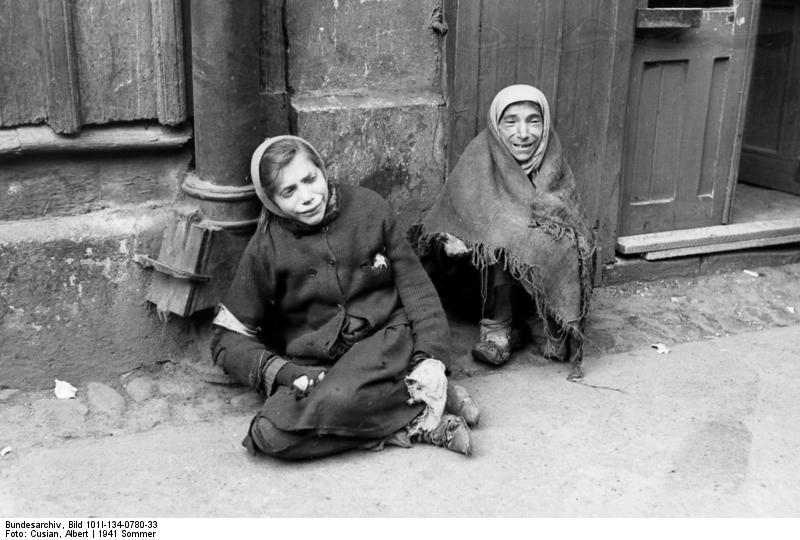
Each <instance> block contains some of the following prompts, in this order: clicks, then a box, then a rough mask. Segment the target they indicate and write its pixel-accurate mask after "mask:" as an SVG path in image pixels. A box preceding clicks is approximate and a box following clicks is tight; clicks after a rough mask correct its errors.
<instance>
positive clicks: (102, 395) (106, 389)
mask: <svg viewBox="0 0 800 540" xmlns="http://www.w3.org/2000/svg"><path fill="white" fill-rule="evenodd" d="M86 399H87V400H88V401H89V407H90V408H91V410H92V412H95V413H98V414H103V415H108V416H112V417H116V416H120V415H121V414H122V411H124V410H125V398H124V397H122V396H121V395H120V393H119V392H117V391H116V390H114V389H113V388H111V387H110V386H107V385H105V384H103V383H99V382H90V383H89V385H88V386H87V387H86Z"/></svg>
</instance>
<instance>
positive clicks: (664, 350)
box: [650, 343, 669, 354]
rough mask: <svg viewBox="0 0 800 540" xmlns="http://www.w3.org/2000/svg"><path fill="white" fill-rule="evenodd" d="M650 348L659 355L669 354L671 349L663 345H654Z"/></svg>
mask: <svg viewBox="0 0 800 540" xmlns="http://www.w3.org/2000/svg"><path fill="white" fill-rule="evenodd" d="M650 346H651V347H652V348H654V349H655V350H656V352H658V354H667V353H668V352H669V347H667V346H666V345H664V344H663V343H653V344H652V345H650Z"/></svg>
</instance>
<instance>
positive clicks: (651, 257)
mask: <svg viewBox="0 0 800 540" xmlns="http://www.w3.org/2000/svg"><path fill="white" fill-rule="evenodd" d="M797 242H800V234H789V235H786V236H778V237H773V238H754V239H752V240H741V241H738V242H727V243H723V244H709V245H704V246H694V247H685V248H677V249H665V250H662V251H651V252H648V253H645V254H644V255H643V257H644V258H645V259H647V260H648V261H660V260H662V259H674V258H677V257H686V256H689V255H704V254H706V253H719V252H721V251H736V250H739V249H751V248H759V247H767V246H778V245H782V244H794V243H797Z"/></svg>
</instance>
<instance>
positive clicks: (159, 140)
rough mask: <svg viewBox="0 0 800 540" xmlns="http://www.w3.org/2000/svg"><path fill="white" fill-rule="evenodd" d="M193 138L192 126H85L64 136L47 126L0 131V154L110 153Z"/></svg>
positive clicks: (175, 144)
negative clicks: (75, 133) (71, 134)
mask: <svg viewBox="0 0 800 540" xmlns="http://www.w3.org/2000/svg"><path fill="white" fill-rule="evenodd" d="M191 137H192V130H191V128H182V129H170V128H164V127H161V126H145V127H143V126H120V127H99V128H89V129H84V130H83V131H82V132H81V133H80V135H77V136H72V137H65V136H63V135H58V134H57V133H55V132H54V131H53V130H51V129H50V128H48V127H46V126H30V127H20V128H16V129H3V130H0V156H18V155H23V154H24V155H27V154H36V153H43V152H48V153H54V152H56V153H57V152H97V151H101V152H103V151H104V152H113V151H119V150H155V149H162V148H178V147H181V146H183V145H185V144H186V143H187V142H189V140H191Z"/></svg>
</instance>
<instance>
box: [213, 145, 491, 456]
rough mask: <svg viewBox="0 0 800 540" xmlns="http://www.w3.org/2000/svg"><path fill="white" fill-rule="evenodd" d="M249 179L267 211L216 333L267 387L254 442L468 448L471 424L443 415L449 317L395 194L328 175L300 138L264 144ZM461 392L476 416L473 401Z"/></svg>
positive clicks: (221, 354)
mask: <svg viewBox="0 0 800 540" xmlns="http://www.w3.org/2000/svg"><path fill="white" fill-rule="evenodd" d="M251 176H252V180H253V184H254V186H255V188H256V193H257V194H258V196H259V198H260V200H261V202H262V203H263V204H264V209H263V211H262V214H261V218H260V220H259V224H258V228H257V230H256V232H255V234H254V235H253V237H252V238H251V240H250V242H249V244H248V246H247V248H246V250H245V252H244V254H243V255H242V259H241V262H240V263H239V268H238V270H237V272H236V275H235V277H234V280H233V283H232V285H231V287H230V290H229V291H228V293H227V295H226V296H225V298H224V300H223V303H222V305H221V306H220V309H219V312H218V314H217V316H216V318H215V319H214V324H215V325H216V330H215V331H216V333H217V336H216V338H215V340H214V343H213V344H212V353H213V355H214V361H215V362H216V363H217V364H220V365H221V366H222V367H223V369H224V370H225V371H226V372H227V373H229V374H231V375H232V376H233V377H235V378H236V379H238V380H239V381H241V382H242V383H244V384H248V385H250V386H252V387H253V388H255V389H257V390H259V391H262V392H264V393H265V394H266V396H267V399H266V401H265V402H264V406H263V407H262V409H261V411H260V412H259V413H258V414H257V415H256V416H255V418H254V419H253V421H252V423H251V425H250V430H249V433H248V435H247V437H246V438H245V440H244V442H243V444H244V445H245V446H246V447H248V449H249V450H250V451H251V452H255V451H256V450H258V451H261V452H263V453H265V454H268V455H272V456H276V457H281V458H286V459H300V458H311V457H318V456H323V455H328V454H333V453H336V452H341V451H345V450H348V449H353V448H375V447H382V446H383V445H384V444H396V445H399V446H410V443H411V441H421V442H427V443H432V444H435V445H439V446H444V447H447V448H449V449H451V450H454V451H457V452H461V453H463V454H467V455H469V454H470V453H471V440H470V432H469V428H468V427H467V422H466V421H465V419H464V418H463V417H462V416H457V415H453V414H446V413H444V408H445V400H446V394H447V380H446V377H445V373H446V366H447V363H448V362H449V360H450V358H449V356H450V353H449V330H448V326H447V320H446V319H445V315H444V312H443V310H442V307H441V304H440V302H439V298H438V296H437V295H436V291H435V289H434V288H433V286H432V284H431V282H430V280H429V278H428V276H427V274H426V273H425V271H424V270H423V268H422V266H421V264H420V262H419V261H418V259H417V257H416V255H415V254H414V252H413V250H412V249H411V247H410V246H409V244H408V243H407V241H406V240H405V238H404V237H403V234H402V231H401V230H400V229H399V228H398V225H397V223H396V221H395V217H394V214H393V212H392V210H391V208H390V207H389V205H388V204H387V203H386V201H384V200H383V199H382V198H381V197H379V196H378V195H377V194H375V193H374V192H372V191H370V190H367V189H364V188H360V187H352V186H336V185H333V184H329V183H328V180H327V178H326V174H325V168H324V166H323V162H322V159H321V158H320V156H319V154H318V152H317V151H316V149H314V148H313V147H312V146H311V145H310V144H309V143H308V142H306V141H305V140H303V139H300V138H298V137H293V136H281V137H275V138H272V139H267V140H266V141H264V142H263V143H262V144H261V145H260V146H259V147H258V148H257V149H256V151H255V153H254V154H253V159H252V162H251ZM461 390H462V391H463V389H461ZM450 394H451V399H450V405H452V406H451V407H449V408H450V409H451V410H452V409H455V411H453V412H460V413H461V414H462V415H465V416H467V417H468V420H470V423H474V422H477V409H476V408H475V406H474V402H472V400H471V399H469V398H468V396H464V395H463V394H459V395H455V394H454V393H453V392H450ZM459 398H460V399H459ZM459 406H460V409H459Z"/></svg>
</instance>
